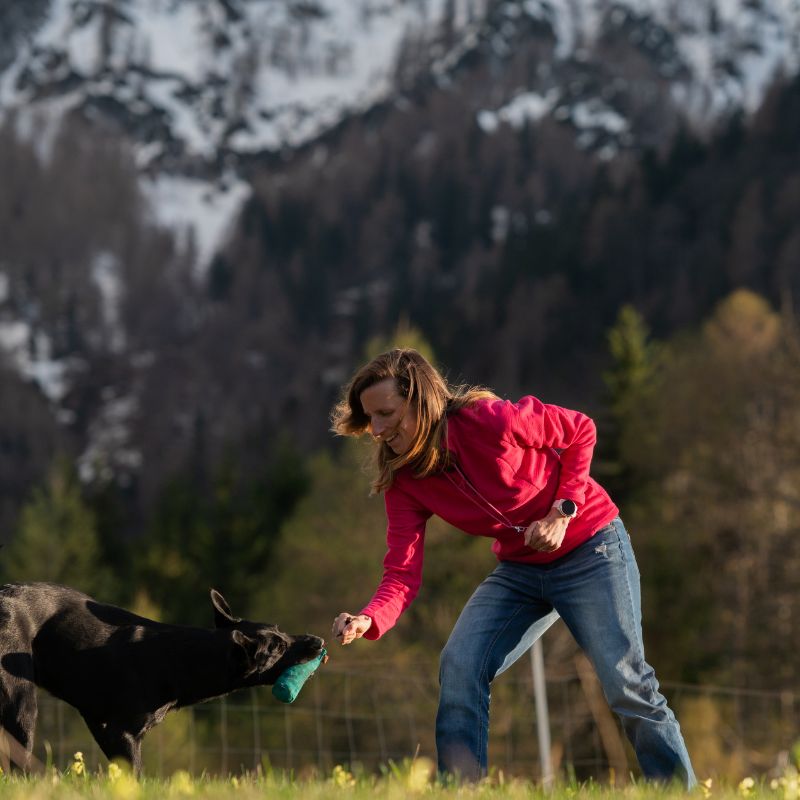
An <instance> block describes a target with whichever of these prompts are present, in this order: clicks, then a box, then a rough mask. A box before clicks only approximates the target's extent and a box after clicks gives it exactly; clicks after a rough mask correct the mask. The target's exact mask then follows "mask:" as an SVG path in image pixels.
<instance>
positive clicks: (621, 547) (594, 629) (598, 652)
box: [436, 517, 696, 788]
mask: <svg viewBox="0 0 800 800" xmlns="http://www.w3.org/2000/svg"><path fill="white" fill-rule="evenodd" d="M559 616H561V618H562V619H563V620H564V622H565V623H566V625H567V627H568V628H569V630H570V632H571V633H572V635H573V636H574V637H575V640H576V641H577V643H578V645H579V646H580V647H581V649H582V650H583V651H584V653H585V654H586V655H587V656H588V658H589V660H590V661H591V662H592V664H593V665H594V668H595V671H596V672H597V675H598V678H599V679H600V683H601V685H602V687H603V691H604V692H605V696H606V700H608V703H609V705H610V706H611V709H612V710H613V711H614V712H615V713H616V714H617V715H618V716H619V717H620V720H621V722H622V727H623V728H624V729H625V733H626V734H627V736H628V738H629V739H630V741H631V744H632V745H633V749H634V751H635V752H636V757H637V758H638V759H639V765H640V767H641V769H642V773H643V774H644V776H645V777H646V778H649V779H653V780H660V781H669V780H672V779H676V780H678V781H680V782H681V783H683V784H684V785H685V786H686V787H687V788H689V787H691V786H693V785H694V784H695V783H696V778H695V775H694V771H693V770H692V765H691V762H690V760H689V754H688V753H687V751H686V745H685V744H684V742H683V737H682V735H681V730H680V726H679V725H678V721H677V720H676V719H675V715H674V714H673V713H672V711H671V710H670V708H669V707H668V706H667V701H666V699H665V698H664V697H663V696H662V695H661V693H660V692H659V690H658V681H657V680H656V677H655V674H654V672H653V668H652V667H651V666H650V665H649V664H648V663H647V662H646V661H645V658H644V645H643V643H642V611H641V596H640V589H639V569H638V567H637V566H636V559H635V557H634V555H633V549H632V548H631V542H630V538H629V537H628V533H627V531H626V530H625V526H624V525H623V524H622V520H621V519H619V517H617V519H615V520H614V521H613V522H611V523H610V524H609V525H607V526H606V527H604V528H602V529H601V530H599V531H598V532H597V533H596V534H595V535H594V536H592V538H591V539H589V540H588V541H586V542H584V543H583V544H582V545H580V546H579V547H577V548H575V550H573V551H571V552H570V553H567V554H566V555H565V556H563V557H562V558H559V559H557V560H556V561H554V562H551V563H550V564H542V565H537V564H519V563H514V562H510V561H504V562H501V563H500V564H498V566H497V568H496V569H495V570H494V571H493V572H492V573H491V574H490V575H489V576H488V577H487V578H486V580H484V581H483V583H481V584H480V586H478V588H477V589H476V590H475V592H474V593H473V595H472V597H471V598H470V599H469V601H468V602H467V604H466V606H464V609H463V611H462V612H461V615H460V616H459V618H458V621H457V622H456V624H455V627H454V628H453V632H452V633H451V634H450V638H449V639H448V641H447V644H446V645H445V647H444V650H443V651H442V655H441V662H440V670H439V682H440V686H441V692H440V698H439V712H438V714H437V717H436V746H437V750H438V755H439V769H440V771H441V772H444V773H455V774H458V775H460V776H461V777H463V778H466V779H476V778H479V777H481V776H482V775H485V774H486V769H487V739H488V733H489V698H490V685H491V682H492V681H493V680H494V678H495V677H496V676H497V675H499V674H500V673H502V672H503V671H504V670H506V669H508V668H509V667H510V666H511V665H512V664H513V663H514V662H515V661H516V660H517V659H518V658H519V657H520V656H521V655H522V654H523V653H524V652H525V651H526V650H527V649H528V648H529V647H530V646H531V645H532V644H533V642H534V641H536V639H538V638H539V637H540V636H541V635H542V634H543V633H544V632H545V631H546V630H547V628H549V627H550V625H552V624H553V623H554V622H555V621H556V620H557V619H558V617H559Z"/></svg>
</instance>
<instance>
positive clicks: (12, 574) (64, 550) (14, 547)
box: [3, 456, 110, 598]
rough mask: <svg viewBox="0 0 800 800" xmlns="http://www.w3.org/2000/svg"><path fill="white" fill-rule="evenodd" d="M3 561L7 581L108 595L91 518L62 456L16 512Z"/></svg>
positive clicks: (94, 524)
mask: <svg viewBox="0 0 800 800" xmlns="http://www.w3.org/2000/svg"><path fill="white" fill-rule="evenodd" d="M3 562H4V571H5V577H6V578H7V579H9V580H12V581H52V582H54V583H64V584H67V585H69V586H73V587H75V588H76V589H80V590H81V591H85V592H87V593H89V594H93V595H97V596H99V597H101V598H102V597H103V595H104V594H105V593H106V592H107V591H108V590H109V588H110V574H109V571H108V569H107V568H106V567H105V565H104V564H102V562H101V556H100V547H99V543H98V537H97V531H96V523H95V516H94V513H93V511H92V510H91V508H90V507H89V506H88V505H87V503H86V502H85V501H84V499H83V496H82V494H81V487H80V484H79V482H78V478H77V475H76V473H75V470H74V468H73V466H72V464H71V463H70V462H69V460H68V459H67V458H66V457H63V456H61V457H59V458H57V459H56V461H55V463H54V464H53V466H52V467H51V469H50V474H49V476H48V478H47V482H46V483H45V485H44V486H42V487H40V488H37V489H35V490H34V491H33V493H32V495H31V498H30V500H29V501H28V503H27V504H26V505H25V506H24V508H23V509H22V513H21V515H20V523H19V529H18V531H17V534H16V536H15V537H14V539H13V540H12V542H11V545H10V546H9V548H8V551H7V553H6V554H5V557H4V558H3Z"/></svg>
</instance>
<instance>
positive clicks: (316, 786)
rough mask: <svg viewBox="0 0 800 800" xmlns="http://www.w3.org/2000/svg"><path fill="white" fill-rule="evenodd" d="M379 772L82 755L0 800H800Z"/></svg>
mask: <svg viewBox="0 0 800 800" xmlns="http://www.w3.org/2000/svg"><path fill="white" fill-rule="evenodd" d="M382 772H383V774H382V775H379V776H375V775H353V774H352V773H350V772H348V771H347V770H346V769H345V768H344V767H341V766H339V767H335V768H334V770H333V771H332V773H331V774H330V775H328V776H324V777H315V778H308V779H298V778H296V777H295V776H293V775H292V774H291V773H285V772H279V771H273V770H266V771H265V772H263V773H249V774H244V775H240V776H235V777H230V778H228V779H222V778H216V777H214V778H212V777H204V776H201V777H199V778H193V777H191V776H190V775H189V773H188V772H184V771H178V772H176V773H175V774H174V775H173V776H172V777H171V778H169V779H166V780H163V779H155V778H143V779H141V780H139V781H137V780H136V779H135V778H134V777H133V776H132V775H131V774H130V773H129V772H127V771H125V770H123V769H120V768H119V767H118V766H117V765H116V764H111V765H110V766H109V768H108V769H107V770H105V771H104V770H101V769H99V770H98V771H97V772H95V773H91V774H90V773H89V771H88V770H87V769H86V765H85V763H84V761H83V757H82V756H81V755H80V754H79V753H77V754H76V756H75V759H74V760H73V763H72V765H71V766H70V767H69V768H68V769H67V770H66V771H65V772H63V773H62V772H59V771H58V770H55V769H53V768H49V769H48V770H47V771H46V772H45V774H44V775H43V776H38V777H25V776H17V775H3V776H2V777H0V800H16V799H17V798H19V800H22V798H25V800H50V799H51V798H53V799H55V798H58V800H69V798H76V800H77V798H96V799H97V800H156V798H158V800H161V798H171V799H172V800H180V798H198V799H200V798H215V800H217V799H218V800H256V798H258V800H263V799H264V798H269V800H338V799H339V798H341V800H406V799H407V798H415V797H420V798H422V797H424V798H433V799H434V800H472V799H473V798H474V800H679V798H683V797H687V796H691V797H695V798H698V800H742V799H743V798H747V799H748V800H800V794H799V793H798V773H797V770H795V769H794V768H789V769H788V770H787V772H786V774H785V775H784V776H783V777H781V778H778V779H772V780H769V781H767V780H763V781H756V780H754V779H751V778H746V779H745V780H743V781H741V782H740V783H738V784H736V783H734V784H731V785H715V784H714V783H713V782H711V781H707V782H704V783H703V784H701V785H700V786H698V787H697V788H696V789H694V790H693V791H692V792H686V791H684V790H681V789H679V788H676V787H660V786H656V785H653V784H645V783H632V784H629V785H627V786H624V787H619V788H614V787H613V786H611V785H608V784H600V783H597V782H588V783H581V784H576V783H572V784H557V785H555V786H553V787H552V788H551V789H550V790H549V791H547V790H545V789H544V788H543V787H542V786H541V785H539V784H535V783H532V782H530V781H521V780H516V779H515V780H506V779H504V777H503V774H502V773H497V774H495V775H493V776H491V777H490V778H488V779H486V780H485V781H483V782H481V783H478V784H468V785H461V786H459V785H456V784H450V785H447V784H443V783H440V782H436V781H434V780H433V765H432V764H431V763H430V762H429V761H428V760H427V759H424V758H420V759H416V760H410V761H407V762H404V763H403V764H401V765H397V764H392V763H390V764H389V766H388V767H387V768H385V769H384V770H383V771H382Z"/></svg>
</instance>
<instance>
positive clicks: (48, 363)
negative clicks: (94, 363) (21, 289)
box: [0, 320, 69, 403]
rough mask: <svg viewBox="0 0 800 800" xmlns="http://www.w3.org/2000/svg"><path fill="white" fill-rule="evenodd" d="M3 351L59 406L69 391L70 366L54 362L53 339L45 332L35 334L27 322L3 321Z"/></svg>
mask: <svg viewBox="0 0 800 800" xmlns="http://www.w3.org/2000/svg"><path fill="white" fill-rule="evenodd" d="M0 350H2V351H3V352H4V353H5V354H6V356H7V357H8V358H9V360H10V361H11V363H12V364H13V365H14V367H15V368H16V369H17V371H18V372H19V373H20V375H22V376H23V377H25V378H27V379H28V380H30V381H33V382H34V383H35V384H36V385H37V386H38V387H39V389H40V390H41V392H42V394H44V395H45V397H47V398H48V400H50V401H51V402H53V403H59V402H60V401H61V400H62V399H63V397H64V395H66V393H67V391H69V382H68V380H67V378H68V375H67V372H68V364H67V363H66V362H65V361H64V360H60V361H57V360H55V359H53V357H52V345H51V342H50V339H49V338H48V337H47V336H46V335H45V334H44V333H42V332H36V333H33V332H32V330H31V326H30V325H29V324H28V323H27V322H23V321H21V320H0Z"/></svg>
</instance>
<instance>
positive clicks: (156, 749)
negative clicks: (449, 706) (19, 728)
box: [35, 659, 800, 780]
mask: <svg viewBox="0 0 800 800" xmlns="http://www.w3.org/2000/svg"><path fill="white" fill-rule="evenodd" d="M522 661H523V662H524V661H525V660H524V659H523V660H522ZM592 677H593V674H592ZM591 680H592V678H587V673H585V672H582V670H581V664H580V662H578V661H577V659H576V660H575V662H572V663H569V664H566V665H561V666H560V667H559V668H558V669H551V670H550V674H549V675H548V676H547V695H548V705H549V723H550V732H551V741H552V748H551V753H550V758H551V763H552V765H553V768H554V770H555V773H556V774H557V775H561V776H567V777H575V778H577V779H587V778H590V777H591V778H595V779H600V780H604V779H607V778H608V776H609V774H615V775H617V776H620V775H623V774H625V775H626V774H628V772H629V771H630V772H634V773H635V772H636V769H637V768H636V759H635V757H634V756H633V753H632V751H631V749H630V746H629V745H628V744H627V742H625V741H624V740H623V737H622V736H621V734H620V732H619V727H618V725H617V723H616V721H615V720H614V718H613V717H612V715H611V713H610V711H609V710H608V707H607V705H605V703H604V701H602V699H601V700H600V702H598V701H597V697H598V696H600V695H599V692H596V691H594V690H593V687H592V685H591ZM594 680H596V679H594ZM596 688H597V687H596V686H595V687H594V689H596ZM662 690H663V691H664V694H665V695H666V696H667V697H668V699H669V701H670V705H671V706H672V707H673V708H674V709H675V710H676V713H677V714H678V716H679V719H680V721H681V725H682V728H683V730H684V734H685V736H686V739H687V745H688V746H689V749H690V752H691V754H692V758H693V761H694V764H695V768H696V770H697V772H698V774H699V775H704V776H710V775H728V776H736V775H743V774H751V773H752V772H758V773H768V772H769V771H770V770H772V769H776V768H780V767H781V765H782V764H784V763H785V762H786V760H787V758H788V757H789V756H788V753H789V752H790V750H791V747H792V745H793V743H794V741H795V740H797V739H798V737H800V698H799V697H798V695H797V694H796V693H794V692H764V691H753V690H748V689H744V688H732V687H723V686H697V685H690V684H683V683H669V682H666V683H664V684H662ZM533 697H534V695H533V682H532V678H531V673H530V669H529V668H526V666H525V665H524V664H523V665H522V666H520V667H518V665H515V667H514V668H512V670H509V672H508V673H506V674H504V675H503V676H501V677H500V678H499V679H498V680H497V681H495V684H494V685H493V687H492V718H491V730H490V746H489V747H490V753H489V758H490V764H491V765H492V767H493V768H494V769H498V770H502V771H503V772H504V773H505V774H506V775H514V776H518V777H525V778H530V779H534V780H536V779H539V778H540V777H541V774H540V754H539V745H538V740H537V736H536V709H535V704H534V699H533ZM437 701H438V685H437V672H436V669H435V667H434V666H433V665H431V664H415V665H412V666H410V667H408V666H407V667H406V668H405V669H404V670H403V671H400V670H399V669H397V668H396V667H393V666H392V665H391V664H380V663H376V662H370V663H369V664H367V665H365V666H364V667H363V668H358V669H356V668H352V667H348V668H337V667H336V666H335V665H333V664H329V665H328V666H327V667H325V668H324V669H320V670H319V671H318V673H317V674H316V675H315V676H314V677H313V678H312V679H311V680H310V681H309V682H308V684H306V686H305V687H304V689H303V692H302V693H301V695H300V697H299V698H298V700H297V701H295V703H293V704H291V705H283V704H280V703H278V702H277V701H276V700H275V699H274V698H273V697H272V695H271V694H270V692H269V689H267V688H260V689H253V690H246V691H242V692H239V693H236V694H234V695H231V696H229V697H227V698H221V699H218V700H215V701H211V702H208V703H204V704H200V705H197V706H193V707H191V708H187V709H182V710H180V711H177V712H173V713H172V714H170V715H168V717H167V720H166V721H165V722H164V723H163V724H162V725H160V726H158V727H157V728H155V729H154V730H153V731H151V732H150V733H149V734H148V735H147V737H146V738H145V742H144V748H143V757H144V765H145V771H146V773H147V774H151V775H159V776H166V775H170V774H172V773H173V772H174V771H176V770H177V769H185V770H188V771H190V772H191V773H193V774H199V773H202V772H205V773H207V774H215V775H216V774H223V775H224V774H230V773H240V772H242V771H250V770H263V769H267V768H275V769H285V770H291V771H292V772H294V773H295V774H296V775H306V774H329V773H330V771H331V770H332V768H333V767H334V766H335V765H337V764H343V765H347V766H349V767H350V768H353V769H362V770H364V771H370V772H371V771H376V770H379V769H380V768H381V766H382V765H383V767H385V766H386V765H387V764H388V763H389V762H391V761H394V762H401V761H402V760H404V759H407V758H412V757H415V756H417V755H422V756H426V757H429V758H431V759H434V758H435V744H434V720H435V714H436V705H437ZM76 751H81V752H83V753H84V755H85V757H86V759H87V763H88V764H89V765H90V766H92V767H93V766H94V765H100V764H104V763H105V759H104V758H103V756H102V754H101V753H100V751H99V748H98V747H97V745H96V744H95V742H94V740H93V739H92V737H91V735H90V734H89V732H88V730H87V729H86V727H85V725H84V724H83V721H82V720H81V718H80V716H79V715H78V714H77V712H75V711H74V709H72V708H70V707H69V706H67V705H65V704H64V703H61V702H59V701H56V700H54V699H53V698H51V697H48V696H46V695H42V696H40V709H39V722H38V729H37V745H36V749H35V752H36V753H37V755H38V756H39V757H40V758H41V759H42V760H44V761H47V760H50V761H52V763H54V764H55V765H56V766H57V767H59V768H62V769H63V768H64V767H65V766H66V765H67V764H69V762H70V761H71V759H72V755H73V753H74V752H76Z"/></svg>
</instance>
